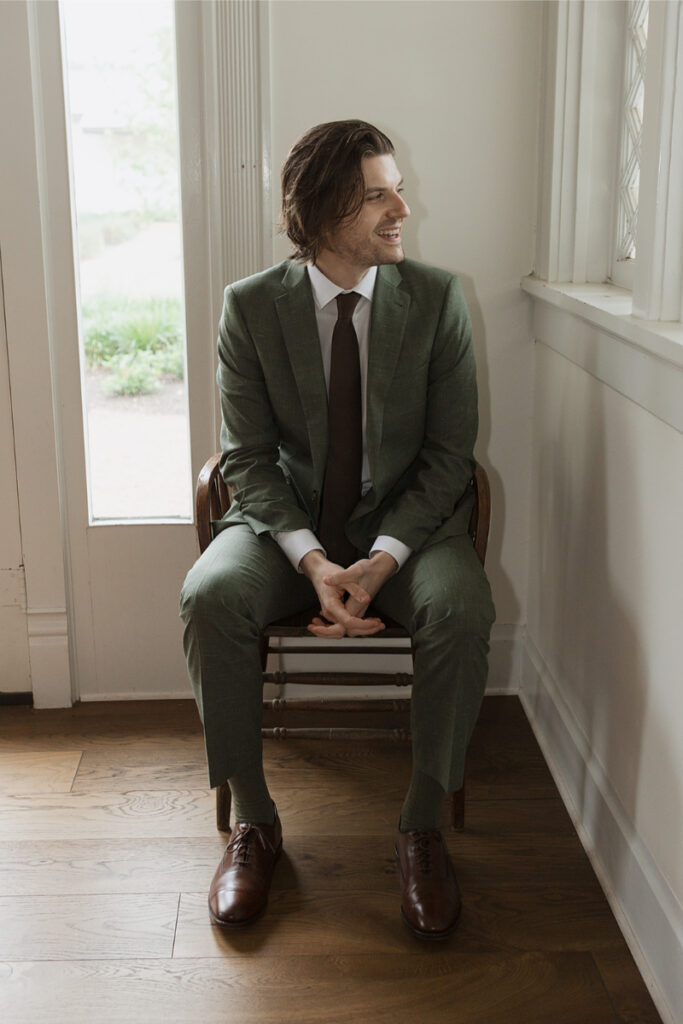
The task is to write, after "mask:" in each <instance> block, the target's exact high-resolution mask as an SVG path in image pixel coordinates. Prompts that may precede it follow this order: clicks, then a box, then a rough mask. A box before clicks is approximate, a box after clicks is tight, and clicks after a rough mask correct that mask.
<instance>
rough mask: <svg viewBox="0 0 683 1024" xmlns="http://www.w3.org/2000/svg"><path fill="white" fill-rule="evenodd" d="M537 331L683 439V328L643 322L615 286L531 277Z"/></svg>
mask: <svg viewBox="0 0 683 1024" xmlns="http://www.w3.org/2000/svg"><path fill="white" fill-rule="evenodd" d="M521 287H522V289H523V290H524V291H525V292H526V293H527V294H528V295H530V296H531V297H532V298H533V299H535V300H536V301H535V303H534V319H533V331H534V339H535V341H536V342H537V343H538V344H542V345H545V346H546V347H548V348H550V349H553V350H554V351H555V352H557V353H558V354H559V355H561V356H563V357H564V358H565V359H568V360H569V361H570V362H572V363H574V364H575V365H576V366H579V367H581V369H582V370H584V371H585V372H586V373H588V374H590V375H591V376H593V377H595V378H596V379H597V380H600V381H602V382H603V383H604V384H607V385H608V387H611V388H612V389H613V390H614V391H617V392H619V394H621V395H623V396H624V397H625V398H627V399H629V401H631V402H635V403H636V404H637V405H639V406H641V407H642V408H643V409H646V410H647V411H648V412H650V413H652V414H653V415H654V416H656V417H657V418H658V419H661V420H662V421H663V422H664V423H668V424H669V425H670V426H672V427H674V429H676V430H678V431H680V432H681V433H683V324H682V323H674V322H670V323H663V322H660V321H650V320H639V319H638V318H637V317H634V316H632V315H631V293H630V292H629V291H627V290H626V289H625V288H617V287H616V285H611V284H548V282H547V281H541V280H539V279H538V278H535V277H525V278H523V280H522V282H521Z"/></svg>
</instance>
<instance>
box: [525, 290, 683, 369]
mask: <svg viewBox="0 0 683 1024" xmlns="http://www.w3.org/2000/svg"><path fill="white" fill-rule="evenodd" d="M521 287H522V289H523V291H525V292H526V293H527V294H528V295H531V296H532V297H533V298H534V299H540V300H541V301H542V302H547V303H549V304H550V305H551V306H555V307H556V308H557V309H562V310H565V311H566V312H567V313H571V314H572V315H573V316H576V317H580V319H581V320H585V321H586V322H587V323H589V324H592V325H593V326H594V327H597V328H599V329H600V330H601V331H606V332H607V333H608V334H610V335H612V336H613V337H614V338H619V339H621V341H624V342H626V343H627V344H629V345H633V346H635V347H636V348H638V349H640V350H641V351H643V352H647V353H649V354H650V355H653V356H657V357H658V358H659V359H664V360H666V362H669V363H673V364H674V365H675V366H678V367H681V368H683V323H680V322H675V321H666V322H664V321H658V320H639V319H638V317H634V316H632V315H631V308H632V298H631V293H630V292H629V291H627V290H626V289H625V288H618V287H617V286H616V285H613V284H549V283H548V282H547V281H541V280H540V278H537V277H532V276H529V277H524V278H522V281H521Z"/></svg>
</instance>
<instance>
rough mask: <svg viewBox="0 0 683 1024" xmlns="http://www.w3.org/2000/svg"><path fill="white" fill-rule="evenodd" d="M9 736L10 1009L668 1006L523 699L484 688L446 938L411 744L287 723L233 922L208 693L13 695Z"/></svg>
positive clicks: (303, 1014)
mask: <svg viewBox="0 0 683 1024" xmlns="http://www.w3.org/2000/svg"><path fill="white" fill-rule="evenodd" d="M368 717H369V716H368ZM358 720H359V719H358V716H356V717H355V718H354V721H355V722H358ZM368 724H372V723H371V722H370V721H368ZM0 747H1V748H2V754H1V755H0V959H1V960H2V961H3V962H2V963H0V1017H1V1018H2V1021H3V1024H22V1022H27V1024H28V1022H29V1021H30V1022H31V1024H44V1022H48V1021H50V1022H51V1024H79V1022H86V1021H87V1022H88V1024H93V1022H95V1024H99V1022H103V1024H106V1022H124V1021H125V1022H127V1024H128V1022H133V1024H138V1022H139V1024H155V1022H157V1021H159V1022H160V1021H164V1022H165V1024H166V1022H182V1024H198V1022H204V1021H207V1022H212V1021H221V1022H223V1024H226V1022H227V1024H233V1022H234V1024H252V1022H253V1024H256V1022H258V1024H270V1022H272V1024H275V1022H277V1024H287V1022H289V1021H297V1022H301V1024H309V1022H310V1024H328V1022H329V1024H355V1022H359V1024H376V1022H377V1024H383V1022H387V1024H388V1022H391V1024H403V1022H405V1024H408V1022H410V1024H429V1022H431V1021H434V1022H437V1024H440V1022H446V1021H447V1022H448V1024H498V1022H501V1024H610V1022H615V1024H656V1022H657V1021H659V1017H658V1015H657V1013H656V1010H655V1008H654V1006H653V1004H652V1002H651V1000H650V997H649V994H648V992H647V989H646V987H645V985H644V984H643V982H642V980H641V978H640V976H639V974H638V972H637V970H636V968H635V965H634V963H633V960H632V958H631V956H630V954H629V952H628V949H627V947H626V945H625V943H624V940H623V938H622V936H621V934H620V932H619V929H618V927H617V925H616V922H615V921H614V918H613V916H612V914H611V912H610V910H609V907H608V905H607V902H606V900H605V899H604V896H603V894H602V892H601V890H600V887H599V885H598V883H597V880H596V878H595V876H594V874H593V871H592V869H591V866H590V863H589V862H588V860H587V858H586V856H585V854H584V852H583V850H582V848H581V845H580V843H579V841H578V838H577V837H576V835H575V833H574V830H573V828H572V825H571V821H570V819H569V817H568V815H567V813H566V811H565V809H564V807H563V805H562V802H561V800H560V798H559V795H558V794H557V791H556V789H555V787H554V784H553V781H552V778H551V776H550V774H549V772H548V770H547V767H546V765H545V763H544V761H543V758H542V756H541V753H540V751H539V749H538V746H537V744H536V742H535V740H534V737H533V734H532V732H531V730H530V728H529V725H528V723H527V721H526V718H525V716H524V713H523V710H522V708H521V705H520V704H519V701H517V699H516V698H512V697H489V698H487V699H486V700H485V701H484V706H483V709H482V714H481V716H480V720H479V723H478V725H477V729H476V731H475V734H474V737H473V740H472V744H471V748H470V756H469V759H468V768H467V786H468V788H467V806H466V828H465V831H464V832H461V833H453V832H448V833H447V842H448V845H449V849H450V850H451V853H452V856H453V859H454V862H455V865H456V869H457V872H458V877H459V880H460V884H461V888H462V890H463V898H464V908H463V915H462V919H461V923H460V926H459V928H458V930H457V931H456V933H455V934H454V936H453V937H452V938H451V939H450V940H449V941H448V942H447V943H445V944H438V945H437V944H431V943H420V942H418V941H416V940H415V939H414V938H413V936H412V935H411V934H410V933H409V932H408V931H407V930H406V929H405V928H404V927H403V925H402V923H401V920H400V915H399V889H398V880H397V874H396V867H395V864H394V858H393V833H394V829H395V827H396V821H397V818H398V813H399V809H400V805H401V801H402V798H403V794H404V791H405V788H406V786H407V783H408V779H409V776H410V749H409V745H408V744H390V743H385V742H381V743H376V744H375V745H373V746H368V745H363V744H361V743H343V742H339V741H335V742H323V741H301V742H295V741H292V742H286V743H278V742H276V741H266V744H265V760H266V773H267V776H268V779H269V782H270V784H271V789H272V792H273V796H274V798H275V800H276V801H277V804H278V808H279V810H280V814H281V817H282V820H283V826H284V835H285V840H284V853H283V857H282V858H281V860H280V862H279V864H278V867H277V869H276V874H275V879H274V883H273V889H272V893H271V900H270V906H269V909H268V913H267V915H266V916H265V917H263V918H262V919H261V920H260V921H259V922H257V923H256V924H255V925H254V926H253V927H251V928H249V929H244V930H240V931H238V932H228V933H225V932H224V930H222V929H219V928H216V927H213V926H212V925H211V924H210V922H209V918H208V912H207V906H206V899H207V890H208V885H209V882H210V879H211V876H212V874H213V871H214V869H215V865H216V863H217V861H218V859H219V857H220V855H221V852H222V850H223V848H224V844H225V841H226V840H225V836H221V835H220V834H219V833H217V832H216V829H215V816H214V813H215V812H214V806H215V805H214V798H213V794H212V793H211V792H210V790H209V789H208V785H207V781H206V766H205V763H204V756H203V743H202V737H201V728H200V726H199V723H198V719H197V716H196V712H195V710H194V707H193V705H192V704H191V703H190V702H186V701H185V702H183V701H169V702H158V703H157V702H138V703H136V704H130V703H126V704H110V705H93V704H90V705H81V706H78V707H76V708H72V709H67V710H65V711H45V712H34V711H32V710H30V709H27V708H8V709H3V713H2V717H1V718H0ZM445 820H446V819H445V817H444V822H445ZM435 947H436V948H435Z"/></svg>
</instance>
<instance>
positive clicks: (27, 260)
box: [0, 0, 272, 707]
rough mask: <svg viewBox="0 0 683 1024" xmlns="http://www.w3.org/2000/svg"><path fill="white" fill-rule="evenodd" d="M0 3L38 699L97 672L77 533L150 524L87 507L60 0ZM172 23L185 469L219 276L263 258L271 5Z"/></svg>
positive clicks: (14, 359) (52, 700)
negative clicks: (100, 520) (94, 513)
mask: <svg viewBox="0 0 683 1024" xmlns="http://www.w3.org/2000/svg"><path fill="white" fill-rule="evenodd" d="M0 8H1V12H0V14H1V17H2V29H3V31H2V32H1V33H0V37H1V39H2V42H1V43H0V59H1V60H2V66H3V67H4V68H5V74H6V75H8V76H9V86H10V87H9V88H7V89H3V90H2V94H3V95H2V98H1V99H0V128H1V129H2V135H3V137H4V138H12V139H13V140H15V143H14V145H13V146H12V147H11V148H9V147H8V149H7V157H8V159H7V160H5V161H4V163H3V180H2V199H1V200H0V229H1V230H2V236H3V269H4V275H5V304H6V317H7V334H8V352H9V359H10V379H11V387H12V403H13V413H14V429H15V435H16V436H15V449H16V462H17V478H18V492H19V508H20V518H21V527H22V541H23V550H24V564H25V571H26V589H27V617H28V624H29V646H30V658H31V674H32V684H33V693H34V703H35V705H36V706H37V707H50V706H52V707H56V706H68V705H69V704H71V703H72V700H74V699H77V698H78V697H79V694H80V691H81V684H80V681H81V680H82V679H84V678H86V677H90V678H92V677H93V675H94V674H95V673H96V650H95V629H94V622H93V613H92V601H91V597H90V595H91V583H93V582H95V581H93V580H91V571H93V572H94V570H91V562H90V557H89V552H88V543H87V540H86V538H87V536H88V533H89V531H93V530H114V529H122V530H129V531H131V534H132V531H136V534H137V537H138V539H137V540H136V541H135V542H134V543H135V544H138V545H139V546H142V544H143V542H142V541H141V537H142V534H141V533H140V531H145V530H147V531H148V530H151V529H152V528H153V527H152V525H148V526H142V525H135V526H123V527H111V526H96V527H93V526H89V525H88V522H87V498H86V493H85V488H86V484H85V473H84V471H83V466H84V464H85V462H84V460H85V454H84V424H83V412H82V404H81V395H80V387H79V385H80V370H79V366H78V352H77V346H76V345H75V344H74V343H73V339H74V337H75V336H76V334H77V304H76V299H75V295H76V291H75V280H74V265H75V263H74V260H73V258H72V255H71V254H72V253H73V245H74V242H73V234H72V222H71V204H70V200H69V196H70V194H71V189H70V182H69V165H68V155H67V136H66V130H68V129H65V126H66V124H67V122H66V117H65V104H64V94H63V85H62V61H61V40H60V26H59V9H58V5H57V3H56V2H49V3H34V2H28V3H27V2H25V0H22V2H17V3H14V4H0ZM176 25H177V41H178V46H177V59H178V82H179V90H178V91H179V124H180V140H181V141H180V146H181V181H182V192H183V247H184V255H185V291H186V299H187V301H186V316H187V336H188V361H189V365H190V372H189V374H188V377H189V382H188V392H189V404H190V422H191V425H192V429H191V461H192V474H193V477H194V478H196V474H197V472H198V470H199V468H200V466H201V464H202V463H203V462H204V460H205V459H206V457H207V455H208V454H209V453H211V452H212V451H214V450H215V449H216V446H217V428H218V408H217V400H216V385H215V358H216V357H215V336H216V330H217V322H218V317H219V315H220V309H221V303H222V292H223V288H224V286H225V284H226V283H227V282H228V281H230V280H235V279H237V278H239V277H242V276H244V275H245V274H248V273H251V272H253V271H255V270H258V269H261V268H262V267H263V266H266V265H269V264H270V262H271V258H272V256H271V249H270V246H271V242H270V238H271V233H270V217H269V216H267V215H266V214H265V211H266V209H267V208H268V207H267V204H268V202H269V194H268V188H267V183H268V181H269V171H268V166H267V164H268V148H267V146H266V145H265V143H264V140H265V139H266V138H267V137H268V135H269V132H268V126H267V98H268V88H267V64H268V61H267V57H266V56H265V55H266V54H267V5H266V4H262V3H255V4H224V3H220V2H218V3H213V2H211V3H196V2H192V3H176ZM198 69H200V73H198ZM235 75H238V76H241V77H240V78H239V81H240V89H239V90H238V89H237V88H235V86H236V80H235V78H234V76H235ZM17 126H21V129H22V131H21V132H18V131H17ZM28 126H32V127H33V130H31V127H28ZM245 126H246V128H245ZM27 128H28V130H27ZM245 172H246V173H245ZM65 254H68V256H67V257H65ZM170 529H172V530H181V529H185V528H183V527H179V526H173V527H170ZM183 535H184V536H185V537H187V532H186V531H185V533H184V534H183ZM91 536H92V533H91ZM146 536H147V537H149V536H150V534H149V533H148V534H146ZM173 536H175V535H173ZM67 624H68V625H67ZM139 695H140V694H139V693H131V694H128V693H125V692H121V693H120V694H115V693H114V694H111V693H108V694H107V696H120V697H123V698H125V697H126V696H139ZM168 695H169V694H168V693H158V696H168ZM177 695H178V696H179V695H181V694H180V693H178V694H177ZM182 695H187V692H185V691H183V694H182Z"/></svg>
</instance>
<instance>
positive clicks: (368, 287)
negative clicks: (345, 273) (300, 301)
mask: <svg viewBox="0 0 683 1024" xmlns="http://www.w3.org/2000/svg"><path fill="white" fill-rule="evenodd" d="M307 268H308V276H309V278H310V280H311V288H312V289H313V298H314V299H315V304H316V307H317V309H323V307H324V306H326V305H327V304H328V303H329V302H332V300H333V299H336V298H337V296H338V295H340V294H341V293H342V292H344V291H354V292H358V294H359V295H362V296H363V297H364V298H366V299H367V300H368V302H372V293H373V291H374V288H375V278H376V277H377V267H370V269H369V270H368V272H367V274H366V275H365V277H364V278H363V279H362V280H361V281H359V282H358V284H357V285H356V286H355V288H340V287H339V285H338V284H335V283H334V281H330V279H329V277H325V275H324V274H323V272H322V271H321V270H318V268H317V267H316V266H315V264H313V263H308V264H307Z"/></svg>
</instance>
